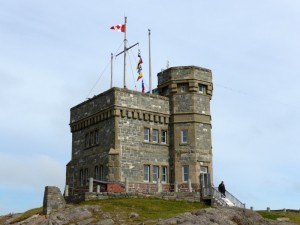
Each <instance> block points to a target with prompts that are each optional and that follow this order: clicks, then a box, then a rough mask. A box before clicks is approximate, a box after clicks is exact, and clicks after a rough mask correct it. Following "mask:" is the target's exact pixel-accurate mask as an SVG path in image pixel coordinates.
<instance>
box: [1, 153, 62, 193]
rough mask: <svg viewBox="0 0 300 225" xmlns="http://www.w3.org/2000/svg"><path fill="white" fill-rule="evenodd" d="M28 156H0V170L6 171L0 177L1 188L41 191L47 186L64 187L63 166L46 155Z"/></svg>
mask: <svg viewBox="0 0 300 225" xmlns="http://www.w3.org/2000/svg"><path fill="white" fill-rule="evenodd" d="M24 150H25V149H24ZM29 154H30V153H28V155H29ZM28 155H27V156H26V154H25V155H12V154H3V153H1V154H0V160H1V164H0V170H1V171H6V172H4V173H2V175H1V185H0V186H1V187H9V188H11V189H15V190H19V189H33V190H41V189H43V188H44V187H45V186H48V185H50V186H52V185H53V186H59V187H60V188H63V187H64V181H65V165H64V164H62V163H61V162H59V161H57V160H55V159H54V158H50V157H49V156H47V155H32V156H28Z"/></svg>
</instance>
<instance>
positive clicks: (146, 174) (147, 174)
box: [144, 165, 150, 182]
mask: <svg viewBox="0 0 300 225" xmlns="http://www.w3.org/2000/svg"><path fill="white" fill-rule="evenodd" d="M149 181H150V165H144V182H149Z"/></svg>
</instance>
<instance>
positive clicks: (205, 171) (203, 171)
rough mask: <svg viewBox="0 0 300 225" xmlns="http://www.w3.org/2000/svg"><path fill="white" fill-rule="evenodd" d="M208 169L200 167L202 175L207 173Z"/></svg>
mask: <svg viewBox="0 0 300 225" xmlns="http://www.w3.org/2000/svg"><path fill="white" fill-rule="evenodd" d="M207 172H208V167H207V166H200V173H207Z"/></svg>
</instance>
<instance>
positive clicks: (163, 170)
mask: <svg viewBox="0 0 300 225" xmlns="http://www.w3.org/2000/svg"><path fill="white" fill-rule="evenodd" d="M161 181H162V182H167V167H166V166H163V167H162V174H161Z"/></svg>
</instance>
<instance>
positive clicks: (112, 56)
mask: <svg viewBox="0 0 300 225" xmlns="http://www.w3.org/2000/svg"><path fill="white" fill-rule="evenodd" d="M113 63H114V54H113V53H111V57H110V88H112V85H113V74H114V66H113Z"/></svg>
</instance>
